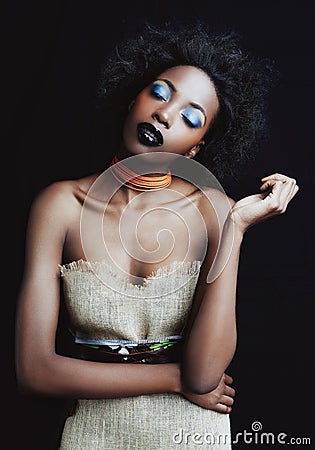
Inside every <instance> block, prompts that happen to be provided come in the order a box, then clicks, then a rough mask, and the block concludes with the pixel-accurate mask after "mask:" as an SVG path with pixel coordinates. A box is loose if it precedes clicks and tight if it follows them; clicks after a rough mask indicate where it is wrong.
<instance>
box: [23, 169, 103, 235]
mask: <svg viewBox="0 0 315 450" xmlns="http://www.w3.org/2000/svg"><path fill="white" fill-rule="evenodd" d="M95 178H96V176H88V177H85V178H80V179H75V180H61V181H54V182H53V183H51V184H49V185H48V186H46V187H44V188H43V189H42V190H41V191H40V192H39V193H38V194H37V196H36V197H35V198H34V200H33V202H32V205H31V208H30V214H29V221H30V222H32V221H37V222H38V221H41V222H42V221H45V223H46V224H47V225H48V224H51V225H52V226H54V224H56V226H57V225H58V227H60V226H62V225H64V226H67V225H69V224H70V223H71V222H72V221H73V220H76V219H77V217H78V215H79V214H80V211H81V208H82V204H83V202H84V199H85V197H86V194H87V192H88V190H89V187H90V186H91V185H92V183H93V181H94V180H95Z"/></svg>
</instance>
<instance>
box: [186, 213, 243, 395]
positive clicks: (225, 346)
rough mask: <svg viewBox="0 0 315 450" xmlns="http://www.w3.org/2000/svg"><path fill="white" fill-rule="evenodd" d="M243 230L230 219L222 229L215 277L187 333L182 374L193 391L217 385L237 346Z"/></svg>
mask: <svg viewBox="0 0 315 450" xmlns="http://www.w3.org/2000/svg"><path fill="white" fill-rule="evenodd" d="M242 237H243V235H242V233H239V232H238V231H237V230H235V229H234V228H233V224H232V223H231V222H230V221H229V220H228V221H227V222H226V225H225V227H224V230H223V234H222V239H221V245H220V249H219V252H218V258H217V261H216V267H217V268H220V270H221V271H220V272H217V276H216V278H215V279H214V280H213V281H212V282H211V283H210V284H208V285H207V287H206V289H205V293H204V295H203V298H202V300H201V303H200V307H199V310H198V312H197V314H196V316H195V319H194V321H193V324H192V326H191V329H190V332H189V334H188V336H187V337H186V343H185V344H186V345H185V349H184V356H183V365H182V377H183V384H184V385H185V386H186V387H187V388H188V389H189V390H191V391H192V392H194V393H198V394H203V393H206V392H210V391H211V390H212V389H214V387H215V386H217V384H218V382H219V380H220V378H221V376H222V374H223V372H224V371H225V370H226V368H227V366H228V365H229V363H230V361H231V359H232V358H233V355H234V353H235V348H236V340H237V339H236V338H237V333H236V314H235V304H236V285H237V274H238V265H239V254H240V247H241V242H242Z"/></svg>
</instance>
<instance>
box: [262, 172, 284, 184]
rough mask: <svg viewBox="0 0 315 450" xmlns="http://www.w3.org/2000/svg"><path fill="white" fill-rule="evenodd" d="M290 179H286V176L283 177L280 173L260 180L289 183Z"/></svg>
mask: <svg viewBox="0 0 315 450" xmlns="http://www.w3.org/2000/svg"><path fill="white" fill-rule="evenodd" d="M290 179H291V178H290V177H288V176H287V175H283V174H282V173H273V174H272V175H268V176H266V177H263V178H262V179H261V181H262V182H264V181H266V180H276V181H284V182H286V181H289V180H290Z"/></svg>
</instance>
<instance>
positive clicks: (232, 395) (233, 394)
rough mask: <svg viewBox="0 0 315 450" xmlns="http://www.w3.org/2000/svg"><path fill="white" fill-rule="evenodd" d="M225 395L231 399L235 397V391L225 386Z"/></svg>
mask: <svg viewBox="0 0 315 450" xmlns="http://www.w3.org/2000/svg"><path fill="white" fill-rule="evenodd" d="M224 394H225V395H228V396H229V397H235V389H233V388H232V387H230V386H225V388H224Z"/></svg>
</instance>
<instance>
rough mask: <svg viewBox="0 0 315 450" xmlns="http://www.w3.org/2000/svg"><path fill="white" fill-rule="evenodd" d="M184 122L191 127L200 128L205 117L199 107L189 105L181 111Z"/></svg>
mask: <svg viewBox="0 0 315 450" xmlns="http://www.w3.org/2000/svg"><path fill="white" fill-rule="evenodd" d="M181 116H182V118H183V119H184V121H185V123H186V124H187V125H188V126H189V127H191V128H202V127H203V126H204V124H205V122H206V118H205V116H204V114H203V113H202V111H200V109H197V108H194V107H192V106H189V107H187V108H185V109H184V110H183V111H182V112H181Z"/></svg>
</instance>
